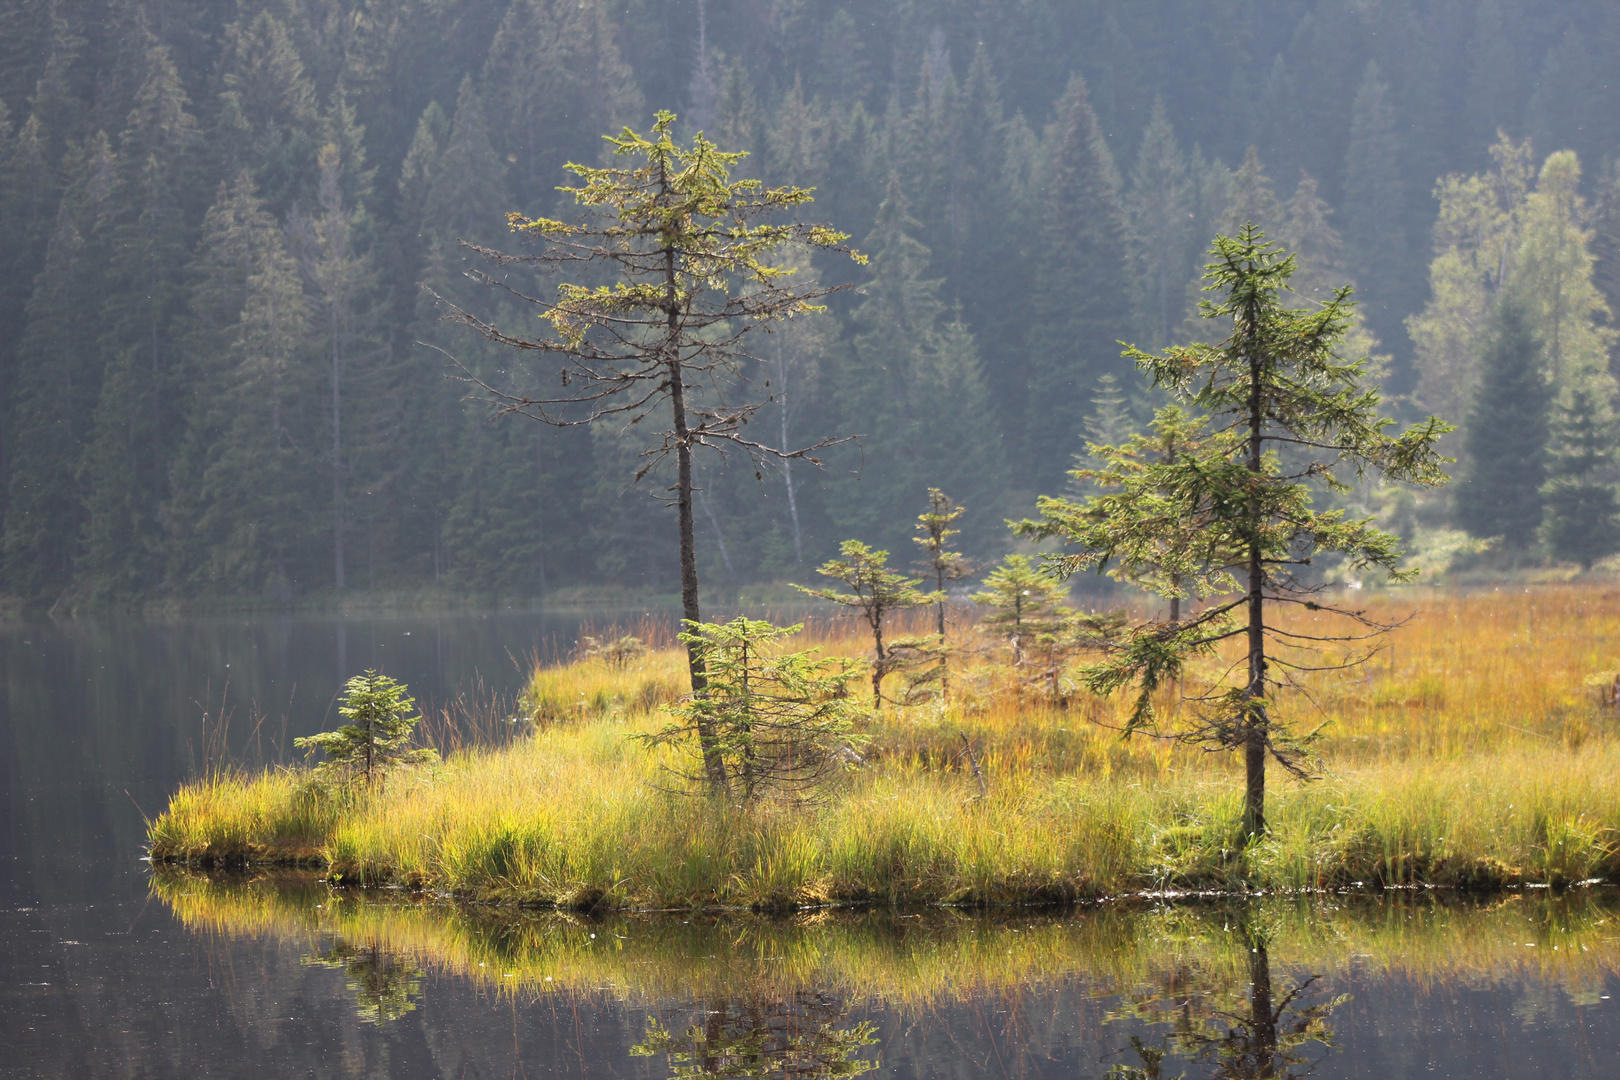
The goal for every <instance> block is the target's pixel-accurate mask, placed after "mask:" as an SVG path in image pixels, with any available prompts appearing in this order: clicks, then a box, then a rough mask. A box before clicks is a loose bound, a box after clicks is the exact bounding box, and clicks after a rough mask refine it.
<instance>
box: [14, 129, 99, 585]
mask: <svg viewBox="0 0 1620 1080" xmlns="http://www.w3.org/2000/svg"><path fill="white" fill-rule="evenodd" d="M63 171H64V172H65V173H66V174H67V178H68V182H67V190H66V191H65V192H64V194H63V197H62V202H61V206H60V208H59V210H58V212H57V218H56V226H55V229H54V231H53V232H52V234H51V239H50V242H49V245H48V247H47V249H46V253H45V265H44V267H43V269H42V270H41V271H40V274H39V277H38V278H37V279H36V281H35V284H34V292H33V295H32V296H31V297H30V298H29V301H28V309H27V327H26V329H25V330H24V332H23V338H22V342H21V343H20V344H19V346H18V350H17V381H16V384H15V392H14V394H13V399H12V414H11V415H12V422H11V424H10V427H9V431H8V435H9V437H10V440H11V442H10V449H9V451H8V454H7V457H8V459H9V462H10V466H11V472H10V476H9V477H8V481H9V485H10V488H9V495H8V498H7V504H6V522H5V531H4V534H3V537H0V549H3V554H4V574H5V580H6V583H7V587H8V589H9V590H11V591H13V592H15V593H18V594H20V595H23V596H28V597H43V596H46V595H47V594H51V595H60V594H61V592H62V591H63V590H64V589H65V587H66V586H67V585H68V583H69V578H70V575H71V572H72V567H73V558H74V556H75V554H76V553H77V550H78V545H77V540H78V537H79V533H80V529H81V527H82V524H83V521H84V507H83V503H82V501H81V498H80V488H79V484H78V477H77V469H76V466H77V464H78V462H79V460H80V457H81V455H82V454H83V451H84V446H85V444H86V442H87V441H88V438H89V435H90V430H89V427H90V425H89V423H88V421H89V418H90V416H91V415H92V414H93V412H94V410H95V406H96V401H97V398H98V397H99V395H100V389H101V374H102V370H101V369H102V364H101V360H102V352H101V344H102V343H101V340H100V332H99V329H100V328H99V327H98V326H97V325H96V323H95V321H94V320H90V319H85V318H84V317H83V313H82V304H83V298H84V297H98V296H102V295H104V294H105V289H104V287H103V282H104V280H105V270H106V266H107V263H108V261H109V251H108V247H107V226H108V224H109V223H110V221H111V220H112V219H113V214H114V208H115V199H116V196H117V186H118V162H117V158H116V156H115V155H114V153H113V148H112V143H111V140H109V139H108V138H107V137H106V136H105V135H104V134H99V133H98V134H97V135H96V136H95V137H94V138H92V139H91V140H90V141H89V143H88V144H87V145H85V146H84V147H82V148H74V150H73V151H72V152H71V153H70V154H69V155H68V156H67V158H66V160H65V162H64V170H63Z"/></svg>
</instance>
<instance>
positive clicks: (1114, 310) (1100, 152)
mask: <svg viewBox="0 0 1620 1080" xmlns="http://www.w3.org/2000/svg"><path fill="white" fill-rule="evenodd" d="M1045 152H1046V158H1047V160H1046V163H1045V166H1044V169H1045V193H1044V198H1043V202H1042V208H1041V221H1040V232H1039V234H1038V237H1037V239H1036V241H1035V244H1036V248H1035V250H1036V271H1035V272H1036V279H1035V291H1034V295H1033V296H1032V297H1031V298H1030V303H1029V308H1028V310H1029V318H1030V321H1031V329H1030V333H1029V351H1030V379H1029V398H1028V401H1027V404H1026V410H1027V412H1026V415H1027V421H1026V427H1025V445H1024V448H1023V449H1024V466H1023V467H1024V471H1025V473H1026V475H1029V476H1030V477H1031V479H1032V481H1033V482H1034V483H1035V484H1037V485H1038V486H1039V487H1048V488H1050V487H1056V486H1058V485H1060V484H1061V483H1062V480H1063V471H1064V468H1063V464H1064V463H1063V459H1062V457H1061V456H1057V457H1056V458H1055V457H1054V455H1053V454H1051V452H1050V450H1051V448H1052V447H1059V446H1067V445H1072V444H1071V443H1070V440H1071V439H1072V438H1073V437H1074V431H1075V429H1076V428H1077V427H1078V426H1079V424H1080V420H1081V417H1082V416H1083V415H1084V412H1085V398H1084V396H1083V395H1084V393H1085V390H1084V388H1085V387H1088V386H1091V385H1093V384H1094V383H1095V382H1096V380H1097V378H1098V377H1099V376H1101V375H1104V374H1107V373H1108V372H1109V371H1110V370H1112V369H1115V368H1117V367H1118V366H1119V361H1118V359H1117V356H1118V351H1119V350H1118V347H1117V345H1115V341H1116V340H1117V338H1118V335H1119V329H1120V327H1121V326H1123V325H1125V324H1126V320H1127V319H1128V317H1129V313H1130V305H1129V303H1128V300H1127V291H1126V282H1127V281H1128V279H1129V278H1128V265H1127V262H1126V246H1125V221H1124V212H1123V210H1122V208H1121V206H1120V200H1119V174H1118V172H1117V171H1116V169H1115V168H1114V159H1113V155H1112V154H1110V153H1109V151H1108V144H1107V142H1106V141H1105V140H1104V139H1103V134H1102V129H1101V128H1100V127H1099V126H1098V124H1097V117H1096V114H1095V113H1093V112H1092V110H1091V105H1090V102H1089V100H1088V95H1087V91H1086V84H1085V82H1084V81H1083V80H1082V79H1080V78H1079V77H1078V76H1076V77H1075V78H1074V79H1071V80H1070V82H1069V87H1068V90H1067V91H1066V92H1065V93H1064V95H1063V97H1062V98H1061V99H1060V100H1059V102H1058V104H1057V119H1056V120H1054V121H1053V123H1052V125H1051V126H1050V127H1049V128H1048V130H1047V134H1046V143H1045Z"/></svg>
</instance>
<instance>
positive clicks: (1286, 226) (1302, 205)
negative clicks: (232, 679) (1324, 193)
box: [1277, 174, 1349, 304]
mask: <svg viewBox="0 0 1620 1080" xmlns="http://www.w3.org/2000/svg"><path fill="white" fill-rule="evenodd" d="M1282 211H1283V216H1282V223H1281V226H1280V227H1279V228H1278V230H1277V233H1278V237H1279V239H1280V240H1281V241H1282V243H1283V244H1284V245H1285V246H1286V247H1287V248H1288V250H1289V251H1292V252H1293V253H1294V258H1295V259H1296V260H1298V264H1299V270H1298V271H1297V272H1296V273H1295V275H1294V281H1293V292H1294V296H1295V297H1297V298H1298V299H1299V300H1300V301H1302V302H1304V303H1317V304H1323V303H1326V302H1327V301H1329V300H1330V299H1332V298H1333V295H1334V293H1335V292H1337V291H1338V289H1339V287H1340V286H1342V285H1345V284H1347V283H1349V278H1348V275H1347V274H1346V273H1345V269H1344V264H1343V261H1342V260H1341V259H1340V249H1341V247H1342V241H1341V240H1340V239H1339V232H1338V230H1337V229H1335V228H1334V227H1333V225H1332V223H1331V222H1330V221H1329V220H1328V219H1329V218H1330V217H1332V216H1333V208H1332V207H1331V206H1329V205H1328V204H1327V200H1325V199H1323V198H1322V197H1321V195H1320V194H1318V193H1317V186H1316V180H1315V178H1314V177H1312V176H1310V175H1309V174H1301V175H1300V178H1299V186H1298V187H1296V188H1295V189H1294V194H1293V196H1292V197H1291V198H1290V199H1289V200H1288V201H1287V202H1286V203H1284V204H1283V208H1282Z"/></svg>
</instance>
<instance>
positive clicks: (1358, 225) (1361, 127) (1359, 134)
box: [1344, 61, 1410, 339]
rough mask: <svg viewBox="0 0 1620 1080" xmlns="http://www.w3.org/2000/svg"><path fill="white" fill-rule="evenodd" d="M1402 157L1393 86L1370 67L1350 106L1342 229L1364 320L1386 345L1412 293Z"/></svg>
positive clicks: (1375, 67) (1373, 64)
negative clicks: (1400, 302)
mask: <svg viewBox="0 0 1620 1080" xmlns="http://www.w3.org/2000/svg"><path fill="white" fill-rule="evenodd" d="M1400 154H1401V148H1400V143H1399V141H1398V139H1397V137H1396V132H1395V107H1394V104H1393V103H1392V102H1391V100H1390V89H1389V85H1388V84H1387V83H1386V82H1384V79H1383V75H1382V73H1381V72H1380V71H1379V70H1378V65H1377V63H1376V62H1374V61H1369V62H1368V64H1367V70H1366V71H1365V72H1364V73H1363V75H1362V78H1361V85H1360V86H1359V87H1358V88H1357V89H1356V96H1355V100H1354V101H1353V102H1352V103H1351V106H1350V145H1349V149H1348V151H1346V157H1345V181H1344V228H1345V236H1346V244H1347V248H1348V251H1347V256H1348V263H1349V270H1350V276H1351V278H1352V279H1353V280H1355V281H1359V282H1361V283H1362V295H1363V297H1364V299H1363V300H1362V303H1361V306H1362V308H1363V309H1364V310H1363V317H1364V318H1366V319H1367V320H1368V322H1370V323H1371V324H1372V326H1373V329H1374V330H1375V331H1376V332H1377V333H1378V335H1379V336H1380V337H1383V338H1386V339H1388V338H1389V337H1390V336H1391V332H1392V330H1393V328H1394V323H1393V321H1392V320H1393V319H1394V318H1396V317H1397V315H1398V312H1397V310H1396V305H1397V298H1398V297H1400V296H1401V295H1403V294H1405V293H1407V292H1408V291H1410V286H1409V285H1408V284H1407V283H1406V281H1405V273H1404V271H1405V268H1406V267H1407V266H1408V265H1409V264H1410V258H1409V255H1408V251H1407V242H1406V230H1405V209H1406V208H1405V205H1404V196H1403V194H1402V192H1401V162H1400Z"/></svg>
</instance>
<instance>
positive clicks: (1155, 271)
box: [1126, 98, 1192, 347]
mask: <svg viewBox="0 0 1620 1080" xmlns="http://www.w3.org/2000/svg"><path fill="white" fill-rule="evenodd" d="M1191 202H1192V193H1191V190H1190V185H1189V182H1188V178H1187V161H1186V158H1185V157H1183V156H1182V153H1181V149H1180V147H1178V146H1177V145H1176V133H1175V129H1174V128H1173V127H1172V126H1171V124H1170V115H1169V112H1168V111H1167V110H1166V109H1165V107H1164V99H1163V98H1155V99H1154V101H1153V115H1152V118H1151V119H1149V120H1148V126H1147V130H1146V131H1144V132H1143V133H1142V145H1141V148H1140V149H1139V150H1138V151H1137V154H1136V167H1135V169H1134V170H1132V173H1131V191H1130V194H1129V196H1127V198H1126V207H1127V209H1128V210H1129V213H1130V224H1131V240H1132V249H1133V251H1134V252H1135V265H1136V281H1137V289H1138V291H1139V295H1140V297H1141V299H1140V301H1139V304H1140V307H1141V310H1142V313H1143V319H1142V325H1143V326H1144V327H1145V328H1147V330H1148V331H1149V332H1148V335H1147V337H1148V340H1149V341H1152V342H1153V343H1154V345H1155V347H1162V346H1164V345H1168V344H1169V343H1170V335H1171V332H1172V331H1173V330H1174V328H1175V325H1176V323H1177V322H1179V321H1180V318H1181V305H1182V298H1183V295H1184V292H1185V289H1184V286H1185V283H1186V279H1187V274H1188V272H1189V271H1190V270H1191V269H1192V266H1191V264H1192V257H1191V244H1190V240H1191V237H1192V230H1191V227H1190V226H1191V225H1192V221H1191V215H1192V209H1191Z"/></svg>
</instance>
